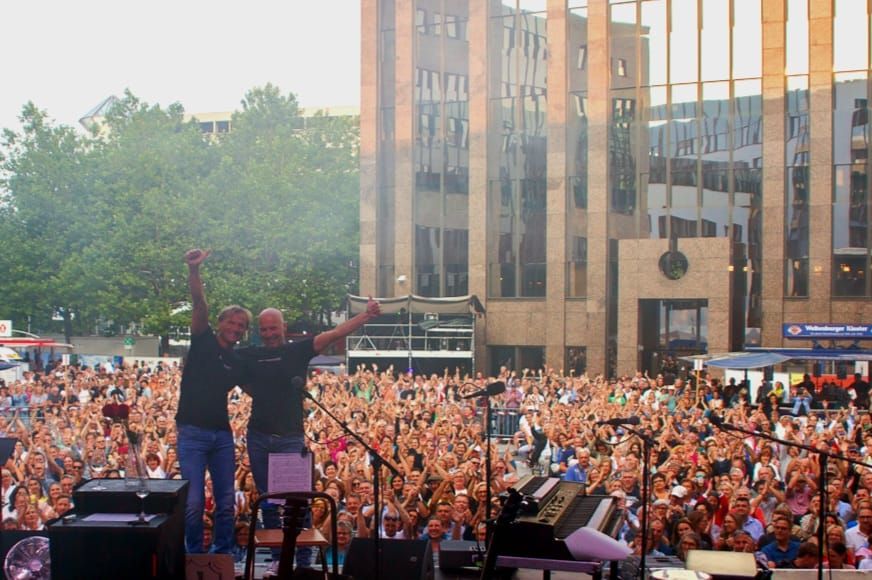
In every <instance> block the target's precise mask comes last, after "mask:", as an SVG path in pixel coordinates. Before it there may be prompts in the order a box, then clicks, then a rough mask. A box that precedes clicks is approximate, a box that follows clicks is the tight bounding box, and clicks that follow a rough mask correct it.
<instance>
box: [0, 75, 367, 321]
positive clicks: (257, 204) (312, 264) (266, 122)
mask: <svg viewBox="0 0 872 580" xmlns="http://www.w3.org/2000/svg"><path fill="white" fill-rule="evenodd" d="M21 119H22V127H23V128H22V130H21V131H20V132H18V133H15V132H12V131H9V130H7V131H5V132H4V135H3V138H2V142H0V172H2V173H0V177H2V181H0V241H2V245H3V247H4V248H6V249H5V251H4V252H2V256H0V272H2V273H3V283H2V284H0V289H2V295H3V297H4V299H3V301H0V318H12V319H13V320H15V321H16V326H19V327H20V326H21V324H20V323H19V322H18V321H20V320H21V319H23V318H28V317H29V318H30V320H31V321H32V324H33V326H34V328H35V330H36V331H42V332H47V331H50V330H57V328H53V327H52V324H53V323H52V316H53V315H56V314H61V315H64V316H65V317H66V321H65V328H64V331H65V332H66V333H67V334H68V335H69V334H71V333H74V332H76V333H78V332H91V331H93V330H94V329H95V328H97V327H98V325H99V323H100V321H104V322H105V321H108V320H111V321H113V322H114V325H113V326H114V329H115V331H118V329H119V328H124V327H127V325H129V324H130V323H136V324H144V325H145V327H146V330H147V331H148V332H150V333H153V334H160V335H163V336H166V335H167V333H168V332H169V330H170V328H172V327H173V326H177V325H186V324H187V315H185V314H178V312H179V310H180V306H182V305H184V304H185V303H186V302H187V299H188V292H187V285H186V273H185V269H184V264H183V262H182V255H183V253H184V251H185V250H186V249H188V248H190V247H204V248H210V249H212V250H213V255H212V256H211V257H210V259H209V261H208V262H207V264H206V266H205V267H204V279H205V283H206V286H207V297H208V299H209V301H210V303H211V304H213V305H214V306H215V307H214V308H213V310H217V308H218V307H220V306H221V305H224V304H227V303H239V304H242V305H244V306H246V307H248V308H251V309H252V310H255V311H257V310H260V309H262V308H265V307H267V306H275V307H278V308H281V309H282V310H283V311H285V313H286V316H287V317H288V319H289V320H295V319H303V320H306V321H307V322H308V323H309V324H310V325H311V326H314V327H316V328H318V327H323V325H324V324H325V323H326V322H327V320H329V318H328V316H327V314H328V313H329V312H330V311H332V310H335V309H337V308H338V307H339V306H340V303H341V300H342V298H343V296H344V295H345V293H346V292H347V291H349V290H352V288H351V287H350V285H352V284H354V283H355V280H354V275H353V273H352V272H351V271H350V269H349V267H348V265H349V263H351V262H352V261H353V260H354V259H355V256H356V248H357V243H358V242H357V240H358V236H357V216H358V198H357V187H358V181H357V143H358V139H357V137H358V133H357V123H356V119H352V118H335V117H325V116H315V117H308V118H305V119H304V118H302V117H301V116H300V111H299V107H298V106H297V102H296V99H295V97H294V96H293V95H283V94H282V93H281V92H280V91H279V90H278V89H277V88H276V87H274V86H270V85H267V86H265V87H261V88H256V89H253V90H251V91H250V92H249V93H248V94H246V95H245V98H244V99H243V101H242V109H241V110H240V111H239V112H237V113H236V114H234V116H233V120H232V127H233V130H232V131H231V132H230V133H227V134H224V135H222V136H221V138H219V139H213V138H208V137H206V136H204V135H203V134H202V133H201V132H200V130H199V126H198V124H197V123H196V122H194V121H185V116H184V111H183V110H182V108H181V106H179V105H172V106H170V107H168V108H165V109H162V108H160V107H158V106H154V105H149V104H147V103H144V102H141V101H140V100H139V99H137V98H136V97H135V96H134V95H132V94H130V93H127V94H126V95H125V96H124V98H122V99H120V100H119V101H118V102H117V103H116V104H115V105H114V107H113V108H112V110H111V111H110V113H109V114H107V116H106V118H105V121H104V122H105V125H104V126H102V127H101V130H99V131H95V132H94V133H93V134H90V135H80V134H79V133H77V132H76V131H74V130H73V129H71V128H69V127H63V126H53V125H52V124H50V123H49V122H48V119H47V116H46V114H45V113H44V112H43V111H40V110H39V109H38V108H36V107H35V106H34V105H32V104H28V105H26V106H25V107H24V108H23V110H22V115H21ZM174 313H175V314H174Z"/></svg>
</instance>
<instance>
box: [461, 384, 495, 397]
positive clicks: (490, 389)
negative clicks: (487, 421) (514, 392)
mask: <svg viewBox="0 0 872 580" xmlns="http://www.w3.org/2000/svg"><path fill="white" fill-rule="evenodd" d="M505 392H506V383H504V382H502V381H496V382H494V383H491V384H489V385H488V386H486V387H485V388H483V389H479V390H477V391H475V392H474V393H469V394H468V395H461V397H460V398H461V399H476V398H478V397H495V396H497V395H499V394H502V393H505Z"/></svg>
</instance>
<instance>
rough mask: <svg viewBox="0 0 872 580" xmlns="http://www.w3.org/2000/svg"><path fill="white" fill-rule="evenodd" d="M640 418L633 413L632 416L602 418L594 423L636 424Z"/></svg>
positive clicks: (617, 425) (615, 425)
mask: <svg viewBox="0 0 872 580" xmlns="http://www.w3.org/2000/svg"><path fill="white" fill-rule="evenodd" d="M641 421H642V420H641V419H639V417H638V416H636V415H633V416H632V417H617V418H615V419H603V420H602V421H597V422H596V423H595V424H596V425H611V426H613V427H619V426H621V425H638V424H639V423H640V422H641Z"/></svg>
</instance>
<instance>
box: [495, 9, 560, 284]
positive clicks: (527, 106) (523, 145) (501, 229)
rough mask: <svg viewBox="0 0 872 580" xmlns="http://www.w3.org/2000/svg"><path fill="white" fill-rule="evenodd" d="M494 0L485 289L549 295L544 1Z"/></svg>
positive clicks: (546, 53)
mask: <svg viewBox="0 0 872 580" xmlns="http://www.w3.org/2000/svg"><path fill="white" fill-rule="evenodd" d="M490 6H491V11H490V14H489V22H488V26H489V30H488V46H489V50H490V54H491V55H493V56H494V58H492V59H491V61H490V64H489V70H488V78H489V87H488V96H489V100H490V113H489V119H488V120H489V125H490V128H489V131H488V144H489V148H490V161H489V163H488V180H489V185H488V203H487V207H488V225H487V240H488V242H487V244H488V249H487V260H488V289H487V292H488V296H490V297H493V298H507V297H539V296H544V295H545V243H546V229H547V228H546V211H545V210H546V201H547V197H546V178H547V165H546V152H547V146H548V142H547V141H548V140H547V126H546V116H547V112H548V108H547V107H548V100H547V90H546V89H547V75H546V73H547V65H548V63H547V60H548V47H547V41H548V36H547V29H546V14H545V12H544V6H545V3H544V2H529V1H524V0H504V1H503V2H499V3H498V2H492V3H491V4H490ZM539 9H541V10H542V11H538V10H539Z"/></svg>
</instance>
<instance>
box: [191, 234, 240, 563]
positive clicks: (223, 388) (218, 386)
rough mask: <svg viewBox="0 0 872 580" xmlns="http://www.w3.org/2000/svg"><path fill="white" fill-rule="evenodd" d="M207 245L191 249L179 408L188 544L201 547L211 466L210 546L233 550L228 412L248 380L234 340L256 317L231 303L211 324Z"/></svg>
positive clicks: (232, 469)
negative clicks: (187, 339) (204, 267)
mask: <svg viewBox="0 0 872 580" xmlns="http://www.w3.org/2000/svg"><path fill="white" fill-rule="evenodd" d="M208 256H209V251H208V250H206V251H204V250H199V249H194V250H188V252H186V253H185V263H186V264H187V265H188V286H189V287H190V290H191V301H192V313H191V348H190V350H189V351H188V357H187V360H186V361H185V367H184V370H183V372H182V383H181V387H180V394H179V409H178V412H177V413H176V426H177V429H178V454H179V463H180V466H181V471H182V478H184V479H187V480H188V481H189V482H190V483H189V485H190V487H189V489H188V501H187V505H186V506H185V549H186V551H187V552H188V553H201V552H203V551H204V548H203V508H204V506H205V478H206V469H207V468H208V469H209V474H210V475H211V478H212V488H213V492H214V497H215V525H214V530H213V537H214V541H213V543H212V548H211V550H210V551H211V552H215V553H222V554H230V553H231V552H232V550H233V546H234V543H235V538H234V528H233V518H234V515H235V512H234V510H235V503H234V489H233V478H234V473H235V461H234V445H233V435H232V432H231V430H230V421H229V419H228V415H227V392H228V391H229V390H230V389H232V388H233V387H234V386H236V385H239V384H242V383H244V375H243V361H242V360H241V359H240V358H239V355H237V354H236V353H235V352H234V350H233V346H234V345H235V344H236V343H237V342H239V340H240V339H241V338H242V336H243V334H245V331H246V330H248V326H249V324H250V321H251V313H250V312H249V311H248V310H246V309H245V308H243V307H241V306H228V307H227V308H225V309H224V310H222V311H221V313H220V314H219V315H218V328H217V331H213V330H212V328H211V327H210V326H209V307H208V306H207V304H206V294H205V292H204V290H203V282H202V280H201V279H200V264H202V263H203V261H205V260H206V258H207V257H208Z"/></svg>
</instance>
